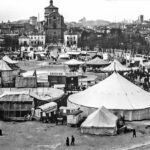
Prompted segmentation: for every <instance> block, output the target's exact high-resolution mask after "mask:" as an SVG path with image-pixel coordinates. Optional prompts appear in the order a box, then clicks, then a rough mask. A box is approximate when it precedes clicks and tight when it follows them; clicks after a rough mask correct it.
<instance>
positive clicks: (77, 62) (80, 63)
mask: <svg viewBox="0 0 150 150" xmlns="http://www.w3.org/2000/svg"><path fill="white" fill-rule="evenodd" d="M64 64H66V65H70V66H71V65H82V64H84V62H82V61H78V60H76V59H71V60H69V61H66V62H64Z"/></svg>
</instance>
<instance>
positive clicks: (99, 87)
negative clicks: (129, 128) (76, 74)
mask: <svg viewBox="0 0 150 150" xmlns="http://www.w3.org/2000/svg"><path fill="white" fill-rule="evenodd" d="M67 103H68V107H80V109H81V110H83V112H84V115H85V116H88V115H89V114H91V113H92V112H93V111H95V110H96V109H98V108H100V107H102V106H104V107H106V108H107V109H109V110H111V111H112V112H113V113H115V114H118V115H124V116H125V119H126V120H130V121H132V120H143V119H150V93H149V92H147V91H144V90H143V89H141V88H140V87H138V86H136V85H135V84H133V83H131V82H130V81H128V80H127V79H125V78H124V77H122V76H121V75H120V74H119V73H117V72H114V73H113V74H112V75H110V76H109V77H108V78H106V79H105V80H103V81H101V82H99V83H98V84H96V85H94V86H92V87H89V88H88V89H86V90H85V91H81V92H79V93H76V94H73V95H70V96H69V98H68V102H67Z"/></svg>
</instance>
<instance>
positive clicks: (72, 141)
mask: <svg viewBox="0 0 150 150" xmlns="http://www.w3.org/2000/svg"><path fill="white" fill-rule="evenodd" d="M74 144H75V138H74V136H73V135H72V137H71V145H74Z"/></svg>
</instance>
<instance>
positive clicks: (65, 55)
mask: <svg viewBox="0 0 150 150" xmlns="http://www.w3.org/2000/svg"><path fill="white" fill-rule="evenodd" d="M69 58H70V57H69V55H68V54H67V53H64V54H60V55H59V59H69Z"/></svg>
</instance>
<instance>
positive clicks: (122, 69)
mask: <svg viewBox="0 0 150 150" xmlns="http://www.w3.org/2000/svg"><path fill="white" fill-rule="evenodd" d="M130 70H131V69H130V68H128V67H126V66H123V65H122V64H121V63H120V62H119V61H118V60H114V61H113V62H112V63H111V64H110V65H109V66H107V67H105V68H103V69H102V71H104V72H114V71H117V72H126V71H130Z"/></svg>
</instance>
